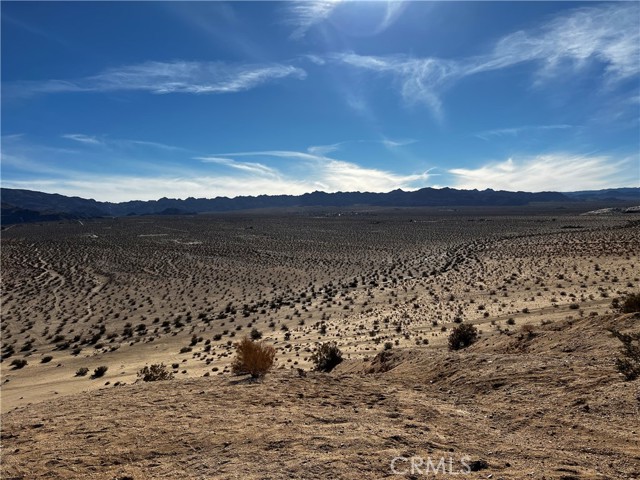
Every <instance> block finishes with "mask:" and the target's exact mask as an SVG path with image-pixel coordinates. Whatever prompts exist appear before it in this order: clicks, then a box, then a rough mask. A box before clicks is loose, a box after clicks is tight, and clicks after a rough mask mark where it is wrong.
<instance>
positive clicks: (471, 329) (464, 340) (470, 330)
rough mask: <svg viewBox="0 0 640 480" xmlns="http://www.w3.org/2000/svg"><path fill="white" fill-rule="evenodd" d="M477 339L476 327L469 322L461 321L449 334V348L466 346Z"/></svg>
mask: <svg viewBox="0 0 640 480" xmlns="http://www.w3.org/2000/svg"><path fill="white" fill-rule="evenodd" d="M477 339H478V329H477V328H476V327H475V326H474V325H471V324H470V323H461V324H460V325H458V326H457V327H455V328H454V329H453V330H451V333H450V334H449V350H460V349H461V348H466V347H468V346H469V345H471V344H472V343H473V342H475V341H476V340H477Z"/></svg>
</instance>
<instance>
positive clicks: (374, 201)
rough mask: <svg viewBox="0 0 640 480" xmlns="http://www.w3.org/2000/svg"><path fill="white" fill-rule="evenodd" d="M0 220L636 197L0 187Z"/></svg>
mask: <svg viewBox="0 0 640 480" xmlns="http://www.w3.org/2000/svg"><path fill="white" fill-rule="evenodd" d="M0 195H1V199H2V223H3V224H9V223H23V222H33V221H45V220H62V219H73V218H94V217H104V216H127V215H184V214H197V213H207V212H229V211H237V210H252V209H264V208H287V207H350V206H372V207H424V206H437V207H456V206H519V205H527V204H530V203H535V202H580V201H590V200H599V201H602V200H607V201H609V200H611V201H636V200H637V201H638V202H640V188H617V189H607V190H595V191H580V192H570V193H559V192H538V193H531V192H509V191H504V190H500V191H496V190H491V189H487V190H456V189H453V188H440V189H437V188H429V187H427V188H422V189H420V190H415V191H408V192H407V191H403V190H393V191H391V192H387V193H368V192H337V193H325V192H313V193H305V194H303V195H258V196H240V197H234V198H229V197H216V198H193V197H190V198H186V199H184V200H182V199H171V198H161V199H159V200H149V201H141V200H134V201H128V202H121V203H112V202H99V201H96V200H92V199H85V198H80V197H68V196H65V195H60V194H56V193H44V192H37V191H33V190H20V189H11V188H2V189H0Z"/></svg>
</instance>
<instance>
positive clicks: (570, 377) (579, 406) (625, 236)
mask: <svg viewBox="0 0 640 480" xmlns="http://www.w3.org/2000/svg"><path fill="white" fill-rule="evenodd" d="M582 211H583V210H581V209H580V208H579V207H575V206H574V207H571V208H567V207H563V206H553V205H546V206H544V208H542V207H534V206H528V207H522V208H515V207H512V208H484V209H480V208H477V209H474V208H464V209H457V210H452V209H435V208H432V209H426V208H425V209H378V210H376V209H370V210H366V209H357V210H353V211H351V210H331V211H327V210H326V209H325V210H318V211H314V210H305V211H291V212H284V213H283V212H271V213H265V212H261V213H233V214H219V215H197V216H173V217H171V216H166V217H163V216H148V217H146V216H138V217H125V218H106V219H94V220H86V221H85V220H83V221H76V222H60V223H58V222H50V223H42V224H29V225H16V226H5V227H3V231H2V241H1V247H2V250H1V259H2V289H3V290H2V363H1V368H2V412H3V413H2V467H1V469H2V470H1V472H2V478H16V479H17V478H24V479H27V478H104V479H116V478H119V479H125V478H135V479H140V478H176V479H177V478H354V479H356V478H384V477H393V476H394V472H393V471H392V470H391V469H390V462H391V461H392V459H393V458H394V457H398V456H401V457H403V458H410V457H412V456H422V457H424V458H425V459H426V457H427V456H430V457H433V458H434V459H436V458H437V459H440V458H441V457H443V456H446V458H447V459H449V458H452V459H453V461H454V462H458V461H459V459H460V458H462V457H468V458H470V459H471V460H472V461H473V462H475V463H474V465H475V466H476V467H477V468H474V469H473V470H474V471H472V472H471V473H469V474H467V475H464V477H466V478H535V479H539V478H547V479H555V478H557V479H561V478H562V479H578V478H579V479H582V478H612V479H613V478H640V437H639V432H640V384H639V381H638V380H635V381H631V382H629V381H625V380H624V378H623V377H622V376H621V375H620V374H618V372H617V371H616V369H615V368H614V361H615V358H616V356H617V355H618V352H619V346H620V342H618V341H617V340H616V339H615V338H613V337H612V336H611V334H610V333H608V331H607V329H608V328H611V327H615V328H617V329H619V330H621V331H637V330H638V326H639V324H640V320H638V318H637V317H635V316H634V315H618V314H616V313H615V312H613V311H612V308H611V301H612V299H614V298H617V297H620V296H623V295H625V294H629V293H632V292H637V291H638V287H639V285H640V266H639V262H640V258H639V255H640V221H639V219H638V216H637V215H636V214H618V215H581V214H580V213H581V212H582ZM461 321H463V322H466V323H473V324H475V325H477V327H478V328H479V330H480V332H481V334H480V340H479V341H478V342H477V343H476V344H474V345H472V346H471V347H469V348H467V349H464V350H461V351H458V352H449V351H448V350H447V348H446V344H447V338H448V335H449V332H450V330H451V328H452V327H454V326H455V325H456V324H458V323H460V322H461ZM255 330H257V331H258V332H260V333H261V334H262V340H263V341H264V342H266V343H268V344H271V345H273V346H274V347H275V348H276V350H277V356H276V367H275V370H273V371H272V372H271V373H270V374H268V375H267V376H266V377H265V378H264V380H262V381H261V382H251V381H247V380H245V379H243V378H238V377H235V376H232V375H231V374H230V363H231V361H232V360H233V358H234V350H235V349H234V343H235V342H237V341H238V340H239V339H241V338H243V337H244V336H246V335H249V334H250V332H252V331H255ZM327 341H335V342H336V343H337V344H338V346H339V347H340V349H341V350H342V352H343V354H344V358H345V361H344V362H343V363H342V364H340V365H339V366H338V368H336V369H335V370H334V371H333V372H331V373H328V374H324V373H319V372H312V371H311V368H312V364H311V363H310V356H311V353H312V352H313V351H314V350H315V349H316V348H317V346H318V345H319V344H320V343H323V342H327ZM381 352H384V353H381ZM16 358H18V359H24V360H26V362H27V363H26V365H25V366H23V367H22V368H16V367H10V362H11V361H13V360H15V359H16ZM156 363H164V364H166V365H167V366H168V367H169V368H170V369H171V370H172V371H173V373H174V375H175V379H174V380H170V381H166V382H153V383H144V382H141V381H138V380H137V372H138V371H139V370H140V369H141V368H142V367H144V366H145V365H151V364H156ZM99 366H106V367H108V370H107V371H106V373H105V375H104V376H102V377H100V378H91V376H90V375H77V372H78V371H79V370H80V369H88V371H89V372H91V371H93V370H94V369H95V368H97V367H99ZM403 461H404V460H403ZM401 465H402V466H403V467H405V469H406V464H405V463H402V464H401ZM403 475H405V477H407V478H421V477H422V478H425V475H421V473H420V471H418V472H413V473H411V472H404V471H403ZM432 475H433V474H432ZM440 476H441V477H447V476H451V478H454V477H455V476H456V475H449V474H448V473H447V474H442V475H440Z"/></svg>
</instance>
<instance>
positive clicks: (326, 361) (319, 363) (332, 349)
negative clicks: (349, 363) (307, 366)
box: [311, 342, 342, 372]
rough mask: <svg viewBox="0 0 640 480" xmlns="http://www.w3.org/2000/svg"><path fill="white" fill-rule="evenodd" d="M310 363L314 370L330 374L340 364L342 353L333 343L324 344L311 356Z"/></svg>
mask: <svg viewBox="0 0 640 480" xmlns="http://www.w3.org/2000/svg"><path fill="white" fill-rule="evenodd" d="M311 361H312V362H313V364H314V365H315V368H316V370H318V371H320V372H330V371H331V370H333V369H334V368H335V367H336V366H337V365H338V364H339V363H341V362H342V352H341V351H340V349H339V348H338V345H336V343H335V342H326V343H323V344H322V345H320V347H319V348H318V350H316V351H315V352H314V353H313V354H312V355H311Z"/></svg>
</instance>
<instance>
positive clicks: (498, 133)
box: [475, 124, 573, 140]
mask: <svg viewBox="0 0 640 480" xmlns="http://www.w3.org/2000/svg"><path fill="white" fill-rule="evenodd" d="M568 128H573V125H566V124H558V125H523V126H520V127H510V128H496V129H494V130H485V131H483V132H479V133H476V134H475V136H476V137H478V138H481V139H482V140H489V139H490V138H491V137H504V136H513V137H515V136H518V135H520V134H522V133H526V132H535V131H545V130H566V129H568Z"/></svg>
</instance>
